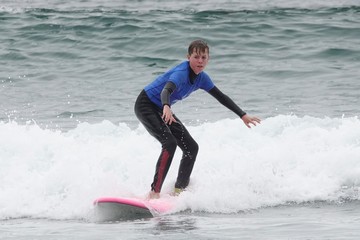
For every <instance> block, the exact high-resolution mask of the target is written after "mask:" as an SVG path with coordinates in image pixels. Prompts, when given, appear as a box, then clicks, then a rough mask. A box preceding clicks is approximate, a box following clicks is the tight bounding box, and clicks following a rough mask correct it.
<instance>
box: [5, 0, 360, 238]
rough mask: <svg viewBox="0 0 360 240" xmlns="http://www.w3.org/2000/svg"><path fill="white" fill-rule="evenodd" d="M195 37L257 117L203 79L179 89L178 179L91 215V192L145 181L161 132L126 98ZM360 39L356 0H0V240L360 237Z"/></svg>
mask: <svg viewBox="0 0 360 240" xmlns="http://www.w3.org/2000/svg"><path fill="white" fill-rule="evenodd" d="M197 38H203V39H205V40H207V41H208V43H209V45H210V55H211V59H210V62H209V64H208V66H207V69H206V72H207V73H208V74H209V75H210V76H211V77H212V79H213V81H214V82H215V84H216V85H217V86H218V88H220V89H221V90H222V91H223V92H224V93H226V94H227V95H229V96H230V97H231V98H232V99H233V100H234V101H235V102H237V103H238V104H239V105H240V106H241V107H242V108H243V109H244V110H245V111H246V112H248V113H249V114H250V115H255V116H258V117H260V118H261V119H262V120H263V121H262V123H261V124H260V125H259V126H257V127H254V128H252V129H248V128H246V126H245V125H244V124H243V123H242V121H241V120H240V119H238V118H237V117H236V115H234V114H233V113H231V112H230V111H229V110H227V109H226V108H224V107H222V106H221V105H220V104H219V103H217V102H216V100H215V99H213V98H212V97H211V96H210V95H209V94H207V93H205V92H200V91H198V92H196V93H194V94H192V95H191V96H190V97H189V98H187V99H186V100H184V101H182V102H179V103H177V104H176V105H174V106H173V110H174V112H175V113H176V115H177V116H178V117H179V118H180V119H182V121H183V122H184V124H185V125H186V126H187V127H188V129H189V131H190V132H191V133H192V135H193V137H194V138H195V139H196V140H197V142H198V143H199V145H200V152H199V156H198V158H197V162H196V165H195V168H194V171H193V174H192V179H191V184H190V186H189V188H188V191H186V192H184V193H183V194H181V195H180V196H179V197H178V198H177V199H176V201H177V205H176V208H175V209H174V210H173V211H172V212H171V213H170V214H166V215H163V216H157V217H155V218H151V219H139V220H131V221H120V222H116V223H98V222H97V221H96V220H95V219H94V209H93V205H92V202H93V200H94V199H96V198H98V197H101V196H124V197H133V196H137V197H142V196H145V195H146V193H147V192H148V191H149V185H150V183H151V180H152V176H153V171H154V168H155V162H156V159H157V156H158V154H159V149H160V146H159V144H158V143H157V142H156V141H155V140H154V139H153V138H152V137H151V136H150V135H149V134H148V133H147V132H146V130H145V129H144V128H143V126H141V125H140V124H139V122H138V121H137V119H136V117H135V114H134V113H133V105H134V102H135V99H136V97H137V95H138V94H139V92H140V91H141V89H142V88H143V87H144V86H145V85H146V84H147V83H149V82H150V81H152V80H153V79H154V78H155V77H156V76H157V75H158V74H160V73H162V72H164V71H166V70H167V69H168V68H170V67H172V66H174V65H175V64H177V63H179V62H181V61H183V60H184V59H185V58H186V51H187V47H188V44H189V43H190V41H192V40H193V39H197ZM359 39H360V2H359V1H356V0H342V1H334V0H332V1H329V0H327V1H326V0H318V1H310V0H305V1H295V0H290V1H283V0H275V1H266V0H256V1H250V0H239V1H231V0H226V1H223V2H218V1H214V0H208V1H197V0H195V1H180V2H179V1H172V0H171V1H164V0H154V1H146V0H145V1H129V0H128V1H126V0H122V1H102V0H84V1H78V2H71V3H70V2H68V1H63V0H54V1H45V0H33V1H20V0H2V1H1V2H0V43H1V44H0V229H1V231H0V239H80V240H81V239H99V238H104V239H189V238H198V239H359V237H360V230H359V229H360V228H359V226H360V193H359V190H360V120H359V118H358V116H359V113H360V107H359V106H360V100H359V99H360V81H359V76H360V48H359V43H360V42H359ZM180 155H181V153H180V151H178V152H177V153H176V156H175V158H174V161H173V165H172V167H171V169H170V171H169V174H168V177H167V179H166V181H165V183H164V187H163V188H164V193H163V196H164V197H166V193H169V192H171V190H172V187H173V185H174V181H175V178H176V173H177V167H178V164H179V159H180Z"/></svg>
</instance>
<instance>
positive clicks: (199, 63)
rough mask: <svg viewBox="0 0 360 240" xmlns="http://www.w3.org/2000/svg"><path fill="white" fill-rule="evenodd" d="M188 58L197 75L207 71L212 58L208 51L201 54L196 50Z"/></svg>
mask: <svg viewBox="0 0 360 240" xmlns="http://www.w3.org/2000/svg"><path fill="white" fill-rule="evenodd" d="M187 57H188V59H189V63H190V67H191V69H192V70H193V71H194V73H195V74H199V73H201V72H202V71H203V70H204V69H205V67H206V65H207V64H208V61H209V58H210V56H209V52H208V51H207V50H206V51H205V52H201V51H197V49H194V51H193V52H192V54H191V55H188V56H187Z"/></svg>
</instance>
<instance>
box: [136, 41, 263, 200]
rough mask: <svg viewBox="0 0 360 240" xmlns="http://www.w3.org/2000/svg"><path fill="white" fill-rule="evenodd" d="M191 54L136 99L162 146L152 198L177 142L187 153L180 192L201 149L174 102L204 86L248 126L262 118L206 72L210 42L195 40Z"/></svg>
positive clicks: (143, 120)
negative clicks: (174, 110)
mask: <svg viewBox="0 0 360 240" xmlns="http://www.w3.org/2000/svg"><path fill="white" fill-rule="evenodd" d="M187 58H188V61H184V62H182V63H180V64H179V65H177V66H175V67H173V68H172V69H170V70H169V71H167V72H166V73H164V74H162V75H160V76H159V77H157V78H156V79H155V80H154V81H153V82H152V83H150V84H149V85H147V86H146V87H145V88H144V89H143V90H142V92H141V93H140V95H139V96H138V98H137V100H136V103H135V114H136V116H137V118H138V119H139V120H140V122H141V123H142V124H143V125H144V126H145V128H146V130H147V131H148V132H149V133H150V134H151V135H152V136H153V137H155V138H156V139H157V140H158V141H159V142H160V143H161V146H162V150H161V153H160V157H159V159H158V161H157V164H156V171H155V176H154V180H153V183H152V184H151V191H150V193H149V196H148V197H149V198H159V197H160V191H161V187H162V184H163V182H164V180H165V177H166V174H167V172H168V170H169V168H170V165H171V161H172V159H173V156H174V153H175V150H176V147H177V146H179V147H180V149H181V150H182V151H183V155H182V159H181V162H180V166H179V171H178V177H177V180H176V183H175V194H179V193H180V192H181V191H183V190H184V189H185V188H186V187H187V186H188V184H189V181H190V174H191V172H192V169H193V166H194V162H195V159H196V156H197V153H198V149H199V146H198V144H197V143H196V142H195V140H194V139H193V138H192V137H191V135H190V133H189V132H188V131H187V129H186V128H185V126H184V125H183V124H182V123H181V121H180V120H179V119H178V118H177V117H176V116H175V115H174V114H173V113H172V111H171V106H172V105H173V104H174V103H175V102H177V101H178V100H181V99H184V98H185V97H187V96H189V95H190V93H192V92H193V91H196V90H198V89H203V90H205V91H207V92H208V93H209V94H210V95H212V96H213V97H215V98H216V99H217V100H218V101H219V102H220V103H221V104H223V105H224V106H225V107H227V108H228V109H230V110H231V111H233V112H234V113H235V114H237V115H238V116H239V117H240V118H241V119H242V120H243V122H244V124H245V125H246V126H247V127H249V128H250V124H253V125H254V126H256V123H260V119H259V118H257V117H251V116H249V115H247V114H246V113H245V112H244V111H242V110H241V109H240V108H239V107H238V106H237V105H236V104H235V103H234V102H233V101H232V100H231V99H230V98H229V97H228V96H226V95H225V94H223V93H222V92H221V91H220V90H219V89H218V88H217V87H216V86H215V85H214V83H213V82H212V80H211V79H210V77H209V76H208V75H207V74H206V73H205V72H203V70H204V69H205V67H206V65H207V63H208V61H209V46H208V45H207V43H206V42H205V41H203V40H195V41H193V42H192V43H191V44H190V46H189V48H188V55H187Z"/></svg>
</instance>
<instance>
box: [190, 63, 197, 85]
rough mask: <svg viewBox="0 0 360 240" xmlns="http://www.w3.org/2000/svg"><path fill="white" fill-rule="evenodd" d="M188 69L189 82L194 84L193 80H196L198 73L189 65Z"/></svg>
mask: <svg viewBox="0 0 360 240" xmlns="http://www.w3.org/2000/svg"><path fill="white" fill-rule="evenodd" d="M189 69H190V70H189V79H190V83H191V84H194V83H195V80H196V78H197V76H199V74H198V75H196V74H195V72H194V71H193V70H192V69H191V67H190V65H189Z"/></svg>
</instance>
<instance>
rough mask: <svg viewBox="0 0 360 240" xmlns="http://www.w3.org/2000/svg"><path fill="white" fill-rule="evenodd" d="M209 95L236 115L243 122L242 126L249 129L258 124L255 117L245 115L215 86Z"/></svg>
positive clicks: (258, 121) (257, 119)
mask: <svg viewBox="0 0 360 240" xmlns="http://www.w3.org/2000/svg"><path fill="white" fill-rule="evenodd" d="M209 93H210V94H211V96H213V97H214V98H216V99H217V100H218V101H219V102H220V103H221V104H222V105H224V106H225V107H227V108H228V109H230V110H231V111H233V112H234V113H235V114H236V115H238V116H239V117H240V118H241V119H242V120H243V122H244V124H245V125H246V126H247V127H248V128H251V125H250V124H252V125H254V126H256V124H257V123H260V122H261V120H260V119H259V118H257V117H252V116H249V115H248V114H246V112H244V111H243V110H242V109H241V108H240V107H239V106H238V105H236V103H235V102H234V101H233V100H232V99H231V98H230V97H228V96H227V95H225V94H224V93H223V92H221V91H220V90H219V89H218V88H217V87H216V86H214V87H213V88H212V89H211V90H210V91H209Z"/></svg>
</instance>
